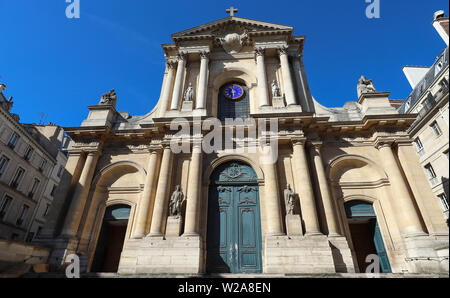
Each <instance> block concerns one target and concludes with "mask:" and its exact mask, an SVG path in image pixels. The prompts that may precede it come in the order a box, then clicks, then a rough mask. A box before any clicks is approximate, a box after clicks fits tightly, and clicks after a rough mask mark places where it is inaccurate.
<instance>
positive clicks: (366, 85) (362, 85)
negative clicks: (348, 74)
mask: <svg viewBox="0 0 450 298" xmlns="http://www.w3.org/2000/svg"><path fill="white" fill-rule="evenodd" d="M356 89H357V92H358V98H359V97H360V96H361V95H362V94H365V93H375V92H377V90H376V89H375V86H374V85H373V83H372V80H367V79H366V78H365V77H364V76H361V77H360V78H359V84H358V87H357V88H356Z"/></svg>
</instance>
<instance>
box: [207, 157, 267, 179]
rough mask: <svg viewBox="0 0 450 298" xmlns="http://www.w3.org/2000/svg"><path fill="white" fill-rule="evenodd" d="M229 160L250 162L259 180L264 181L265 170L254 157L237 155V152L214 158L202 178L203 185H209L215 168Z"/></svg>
mask: <svg viewBox="0 0 450 298" xmlns="http://www.w3.org/2000/svg"><path fill="white" fill-rule="evenodd" d="M229 161H241V162H243V163H246V164H248V165H249V166H251V167H252V168H253V170H254V171H255V172H256V176H257V177H258V182H263V181H264V172H263V170H262V169H261V167H260V166H259V165H258V164H257V163H256V162H255V161H253V160H252V159H250V158H248V157H246V156H242V155H237V154H229V155H225V156H221V157H218V158H216V159H214V160H213V161H212V162H211V163H210V164H209V165H208V168H206V171H204V172H203V178H202V180H203V185H205V186H207V185H209V179H210V177H211V175H212V173H213V172H214V170H215V169H216V168H217V167H218V166H220V165H221V164H223V163H226V162H229Z"/></svg>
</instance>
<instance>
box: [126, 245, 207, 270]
mask: <svg viewBox="0 0 450 298" xmlns="http://www.w3.org/2000/svg"><path fill="white" fill-rule="evenodd" d="M203 250H204V248H203V241H202V239H201V237H199V236H196V237H170V238H166V239H163V238H160V237H146V238H143V239H129V240H127V242H126V243H125V246H124V249H123V251H122V256H121V259H120V264H119V271H118V273H119V274H124V275H126V274H172V273H180V274H182V273H190V274H197V273H201V272H203V271H204V268H203V267H204V266H203Z"/></svg>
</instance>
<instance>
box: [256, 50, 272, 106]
mask: <svg viewBox="0 0 450 298" xmlns="http://www.w3.org/2000/svg"><path fill="white" fill-rule="evenodd" d="M264 52H265V50H264V49H263V48H256V49H255V53H256V67H257V74H258V97H259V100H258V102H259V107H264V106H268V105H269V94H268V93H267V75H266V65H265V61H264V60H265V59H264Z"/></svg>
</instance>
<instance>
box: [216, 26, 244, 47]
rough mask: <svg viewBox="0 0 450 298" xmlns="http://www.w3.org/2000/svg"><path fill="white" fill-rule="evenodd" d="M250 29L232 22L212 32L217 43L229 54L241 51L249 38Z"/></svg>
mask: <svg viewBox="0 0 450 298" xmlns="http://www.w3.org/2000/svg"><path fill="white" fill-rule="evenodd" d="M248 31H249V30H248V29H247V28H246V27H244V26H242V25H239V24H230V25H228V26H224V27H222V28H220V29H219V30H216V31H214V32H212V34H214V35H215V36H216V43H217V44H218V45H220V46H222V47H223V49H224V50H225V51H226V52H227V53H229V54H235V53H239V52H240V51H241V49H242V47H243V46H244V45H245V44H246V43H247V41H248V40H249V37H248Z"/></svg>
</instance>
